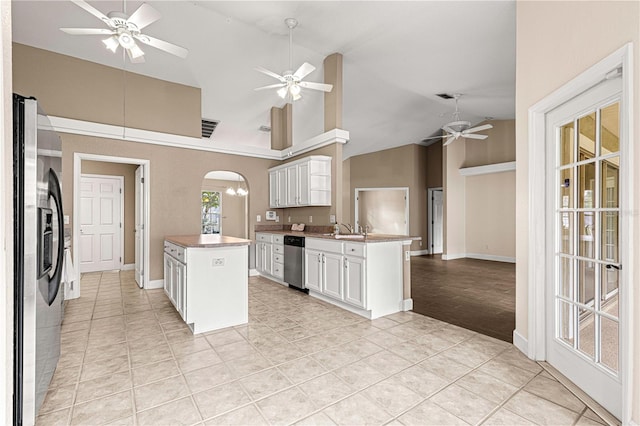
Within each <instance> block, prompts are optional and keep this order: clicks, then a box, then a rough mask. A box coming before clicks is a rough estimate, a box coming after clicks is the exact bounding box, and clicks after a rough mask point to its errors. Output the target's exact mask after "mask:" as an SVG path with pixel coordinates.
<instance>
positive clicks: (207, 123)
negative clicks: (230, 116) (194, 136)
mask: <svg viewBox="0 0 640 426" xmlns="http://www.w3.org/2000/svg"><path fill="white" fill-rule="evenodd" d="M218 124H220V120H209V119H205V118H203V119H202V137H203V138H210V137H211V135H212V134H213V132H214V131H215V130H216V127H218Z"/></svg>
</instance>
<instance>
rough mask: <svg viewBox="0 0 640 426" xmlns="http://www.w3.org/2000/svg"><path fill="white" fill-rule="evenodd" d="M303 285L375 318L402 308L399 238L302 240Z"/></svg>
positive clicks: (313, 293) (339, 303)
mask: <svg viewBox="0 0 640 426" xmlns="http://www.w3.org/2000/svg"><path fill="white" fill-rule="evenodd" d="M305 245H306V247H305V285H306V287H307V288H308V289H309V293H310V294H311V295H315V296H316V297H320V298H322V299H324V300H326V301H328V302H331V303H334V304H337V305H338V306H341V307H343V308H346V309H349V310H352V311H353V312H356V313H358V314H360V315H363V316H365V317H367V318H371V319H373V318H378V317H380V316H384V315H388V314H391V313H394V312H398V311H400V310H401V309H402V296H403V294H402V291H403V264H402V243H401V242H397V241H396V242H376V243H355V242H342V241H336V240H330V239H323V238H307V239H306V241H305Z"/></svg>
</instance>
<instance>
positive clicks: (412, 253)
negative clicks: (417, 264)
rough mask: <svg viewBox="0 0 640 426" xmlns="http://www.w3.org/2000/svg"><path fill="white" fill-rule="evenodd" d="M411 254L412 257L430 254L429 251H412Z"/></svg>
mask: <svg viewBox="0 0 640 426" xmlns="http://www.w3.org/2000/svg"><path fill="white" fill-rule="evenodd" d="M409 253H410V254H411V256H424V255H425V254H429V250H412V251H410V252H409Z"/></svg>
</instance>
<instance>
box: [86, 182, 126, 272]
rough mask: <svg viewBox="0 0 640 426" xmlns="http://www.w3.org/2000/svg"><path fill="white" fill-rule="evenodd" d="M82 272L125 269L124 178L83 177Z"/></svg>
mask: <svg viewBox="0 0 640 426" xmlns="http://www.w3.org/2000/svg"><path fill="white" fill-rule="evenodd" d="M79 208H80V216H79V217H80V238H79V243H80V250H79V252H80V253H79V254H80V262H79V269H80V272H95V271H108V270H113V269H121V268H122V257H121V256H122V254H121V250H122V249H121V240H122V177H116V176H114V177H111V176H96V175H82V176H81V177H80V205H79Z"/></svg>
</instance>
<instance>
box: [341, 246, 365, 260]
mask: <svg viewBox="0 0 640 426" xmlns="http://www.w3.org/2000/svg"><path fill="white" fill-rule="evenodd" d="M365 247H366V245H364V244H357V243H344V254H349V255H351V256H358V257H364V255H365Z"/></svg>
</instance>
